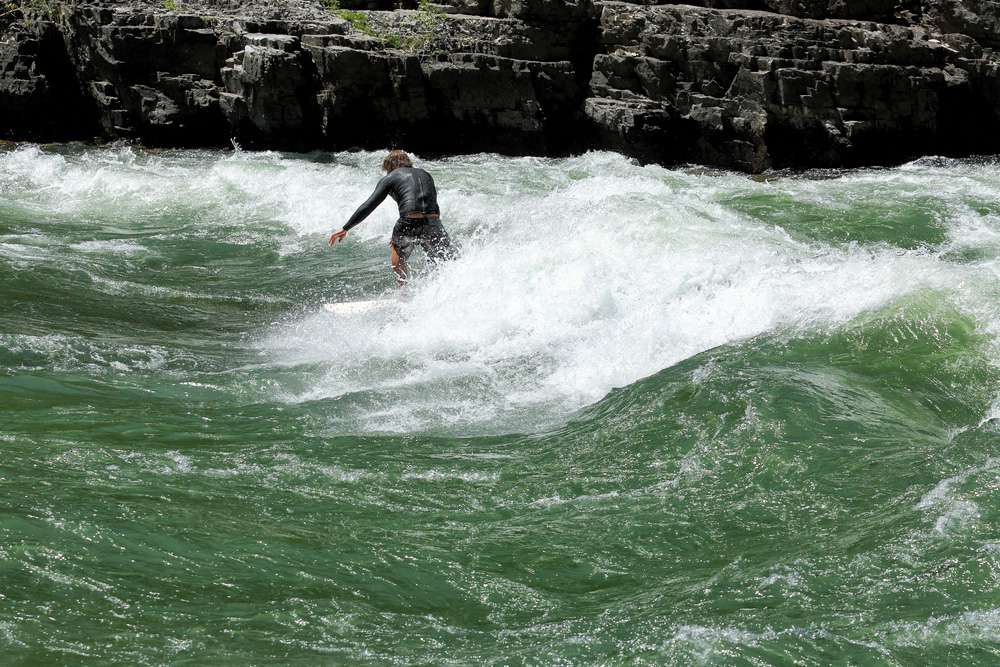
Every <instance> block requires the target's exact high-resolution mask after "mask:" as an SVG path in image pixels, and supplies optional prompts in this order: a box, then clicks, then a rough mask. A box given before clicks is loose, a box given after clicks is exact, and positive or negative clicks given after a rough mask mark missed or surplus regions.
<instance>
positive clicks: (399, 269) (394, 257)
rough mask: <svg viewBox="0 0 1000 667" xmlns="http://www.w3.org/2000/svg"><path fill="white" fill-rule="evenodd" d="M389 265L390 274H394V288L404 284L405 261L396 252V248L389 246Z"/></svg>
mask: <svg viewBox="0 0 1000 667" xmlns="http://www.w3.org/2000/svg"><path fill="white" fill-rule="evenodd" d="M389 263H390V264H391V265H392V272H393V273H395V274H396V287H402V286H403V285H405V284H406V260H404V259H403V258H402V257H400V256H399V253H398V252H396V246H394V245H392V244H391V243H390V244H389Z"/></svg>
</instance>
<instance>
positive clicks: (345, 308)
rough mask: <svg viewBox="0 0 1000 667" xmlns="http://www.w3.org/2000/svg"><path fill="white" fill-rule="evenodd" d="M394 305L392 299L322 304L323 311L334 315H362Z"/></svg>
mask: <svg viewBox="0 0 1000 667" xmlns="http://www.w3.org/2000/svg"><path fill="white" fill-rule="evenodd" d="M394 303H396V302H395V301H394V300H392V299H372V300H371V301H342V302H340V303H324V304H323V310H325V311H327V312H328V313H333V314H334V315H363V314H364V313H371V312H374V311H376V310H381V309H382V308H387V307H389V306H391V305H392V304H394Z"/></svg>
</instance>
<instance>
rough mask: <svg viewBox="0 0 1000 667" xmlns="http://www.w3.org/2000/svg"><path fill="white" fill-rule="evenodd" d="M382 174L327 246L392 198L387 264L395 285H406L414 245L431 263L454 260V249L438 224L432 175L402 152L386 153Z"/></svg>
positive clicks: (331, 237) (341, 239) (341, 237)
mask: <svg viewBox="0 0 1000 667" xmlns="http://www.w3.org/2000/svg"><path fill="white" fill-rule="evenodd" d="M382 171H384V172H385V176H383V177H382V179H381V180H380V181H379V182H378V185H376V186H375V191H374V192H373V193H372V195H371V196H370V197H369V198H368V200H367V201H365V203H363V204H362V205H361V206H359V207H358V210H356V211H355V212H354V215H352V216H351V218H350V219H349V220H348V221H347V223H346V224H344V227H343V229H341V230H340V231H337V232H334V233H333V234H331V235H330V245H331V246H333V245H336V244H337V243H339V242H340V241H343V240H344V238H346V237H347V232H348V231H349V230H350V229H351V228H352V227H354V226H355V225H357V224H359V223H361V222H362V221H363V220H364V219H365V218H367V217H368V216H369V215H371V213H372V211H374V210H375V209H376V208H378V205H379V204H381V203H382V202H383V201H385V198H386V197H387V196H391V197H392V198H393V199H394V200H395V202H396V204H397V206H398V207H399V220H397V221H396V226H395V227H393V229H392V238H391V239H390V241H389V248H390V254H389V262H390V264H392V271H393V273H395V274H396V282H397V284H398V285H399V286H400V287H402V286H403V285H404V284H405V283H406V260H407V259H409V257H410V254H411V253H412V252H413V248H414V246H417V245H419V246H420V247H421V248H423V250H424V252H425V253H427V258H428V259H429V260H430V261H431V262H438V261H441V260H446V259H451V258H453V257H454V256H455V247H454V246H453V245H452V243H451V239H450V238H449V237H448V232H446V231H445V229H444V225H442V224H441V210H440V209H439V208H438V203H437V188H436V187H435V186H434V179H433V178H431V175H430V174H428V173H427V172H426V171H424V170H423V169H420V168H419V167H414V166H413V162H412V161H411V160H410V156H409V155H407V154H406V153H405V152H403V151H401V150H394V151H390V152H389V154H388V155H387V156H386V158H385V159H384V160H383V161H382Z"/></svg>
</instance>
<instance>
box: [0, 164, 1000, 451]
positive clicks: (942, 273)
mask: <svg viewBox="0 0 1000 667" xmlns="http://www.w3.org/2000/svg"><path fill="white" fill-rule="evenodd" d="M380 159H381V154H380V153H352V154H337V155H332V156H331V155H313V156H295V155H282V154H276V153H253V154H251V153H243V152H235V153H231V154H228V155H221V154H217V153H215V154H213V153H202V152H197V151H192V152H180V151H170V152H166V153H164V154H162V155H160V154H157V153H155V152H147V153H142V154H138V153H136V152H135V151H133V150H132V149H130V148H128V147H118V148H107V149H102V150H97V151H88V152H86V153H84V154H83V155H82V156H74V157H67V156H64V155H60V154H58V153H53V152H48V151H43V150H42V149H40V148H38V147H24V148H20V149H17V150H13V151H9V152H6V153H3V154H2V156H0V179H2V180H0V188H3V190H4V191H10V192H13V191H16V192H17V193H18V201H17V205H18V206H22V207H28V208H30V207H32V206H34V207H38V208H40V209H44V210H47V211H50V212H51V211H55V214H56V215H65V216H66V218H72V219H79V218H87V216H93V217H94V218H96V219H97V220H98V221H99V224H98V225H97V226H96V229H99V230H103V231H109V232H113V231H114V229H115V227H116V223H115V221H114V219H113V216H109V211H111V212H113V215H114V216H121V217H124V218H128V219H129V220H130V221H131V223H132V224H135V221H136V219H138V221H139V225H140V227H141V228H142V229H144V230H145V231H146V232H148V233H147V234H146V235H142V236H139V237H138V238H120V237H119V238H114V239H102V238H85V237H86V234H85V235H84V236H83V237H81V238H80V239H78V240H76V241H75V242H74V243H72V244H71V245H70V247H69V248H68V249H67V248H62V249H60V250H61V251H63V252H69V253H72V255H73V257H72V260H71V261H73V262H78V263H80V265H81V270H83V271H85V272H86V273H87V274H88V275H89V277H90V279H91V280H92V281H94V283H95V284H97V285H99V286H100V289H102V290H104V291H105V292H106V293H107V295H108V297H109V298H116V299H144V298H152V297H155V296H157V295H159V296H164V295H165V296H167V297H169V296H170V295H171V294H172V293H173V294H175V295H179V296H183V297H185V298H194V299H198V298H204V299H207V300H227V299H228V300H237V301H241V302H249V303H251V304H252V303H255V302H258V303H264V302H271V303H272V304H273V303H277V304H278V305H279V306H280V308H281V312H280V314H279V315H278V316H277V317H275V318H272V320H271V321H270V322H268V323H267V324H265V325H262V326H261V327H260V328H259V330H258V331H257V333H256V334H254V335H252V336H251V337H250V339H248V341H247V344H248V345H250V346H251V347H252V348H253V349H254V350H256V351H257V354H258V356H259V360H258V363H260V364H262V365H263V366H269V367H274V368H283V369H295V368H299V369H304V372H303V373H300V374H290V375H288V376H287V377H288V380H287V381H280V380H279V381H275V382H270V383H268V385H267V386H266V387H260V390H261V391H264V392H266V393H268V394H269V395H270V397H272V398H278V399H279V400H282V401H286V402H290V403H300V402H308V401H324V400H332V401H336V402H337V403H338V406H340V408H344V407H345V406H347V407H348V408H349V409H346V410H345V409H340V410H338V411H337V416H336V417H331V419H332V420H333V423H332V424H331V426H332V427H333V428H335V429H343V430H346V431H352V430H360V431H383V432H384V431H388V432H393V431H413V430H432V431H434V430H443V431H456V430H463V429H465V430H469V429H471V430H473V431H477V432H504V431H506V432H509V431H511V430H530V429H532V428H537V427H539V426H541V425H546V424H552V423H558V422H560V421H561V420H564V419H566V418H567V416H568V415H571V414H572V413H573V412H574V411H575V410H577V409H579V408H581V407H583V406H586V405H588V404H591V403H593V402H595V401H597V400H599V399H600V398H601V397H602V396H604V395H606V394H607V393H608V392H609V391H610V390H611V389H613V388H615V387H623V386H627V385H629V384H630V383H632V382H635V381H636V380H638V379H640V378H642V377H645V376H648V375H650V374H652V373H655V372H657V371H659V370H661V369H664V368H667V367H670V366H671V365H673V364H675V363H677V362H679V361H681V360H683V359H686V358H688V357H691V356H692V355H695V354H697V353H699V352H703V351H705V350H709V349H712V348H714V347H717V346H720V345H726V344H732V343H738V342H739V341H744V340H748V339H752V338H753V337H756V336H760V335H779V336H780V335H786V334H792V335H794V334H795V332H802V331H809V330H829V329H833V328H836V327H840V326H843V325H845V324H846V323H848V322H850V321H852V320H854V319H855V318H858V317H859V316H862V315H863V314H865V313H874V312H878V311H879V309H883V308H886V307H888V306H890V305H891V304H894V303H898V302H900V301H901V300H905V299H906V298H908V297H911V298H919V296H920V295H922V294H924V295H926V294H929V293H934V294H940V295H944V298H946V299H947V300H948V301H949V302H950V303H951V304H952V305H953V306H954V307H956V308H958V309H959V310H960V311H961V312H963V313H965V314H967V315H969V316H970V317H973V318H974V319H975V321H976V322H977V324H978V326H979V327H980V328H981V329H982V331H983V332H985V333H986V334H987V335H989V336H990V337H992V338H995V337H996V336H997V334H998V333H1000V309H998V307H997V303H998V300H997V296H998V294H1000V290H998V285H1000V261H998V257H1000V212H998V210H997V208H996V207H995V205H994V204H993V202H995V201H997V200H998V195H1000V177H998V174H1000V168H998V167H997V166H996V165H995V164H992V163H974V162H966V163H960V162H954V161H948V160H939V159H931V160H923V161H918V162H915V163H911V164H909V165H906V166H904V167H902V168H899V169H894V170H870V171H860V172H852V173H845V174H834V173H827V174H813V175H811V177H809V178H804V177H796V176H793V175H776V176H773V177H770V178H767V179H764V180H760V181H756V180H752V179H750V178H748V177H746V176H743V175H736V174H725V173H716V172H707V171H703V170H697V169H686V170H685V169H680V170H667V169H663V168H660V167H657V166H640V165H638V164H636V163H634V162H632V161H630V160H627V159H625V158H623V157H621V156H618V155H615V154H610V153H590V154H587V155H583V156H579V157H574V158H568V159H538V158H502V157H499V156H494V155H481V156H471V157H455V158H448V159H442V160H434V161H426V162H424V163H423V165H424V166H425V167H426V168H428V169H429V170H430V171H431V172H432V173H433V175H434V176H435V179H436V181H437V184H438V189H439V191H440V203H441V208H442V219H443V221H444V224H445V226H446V227H447V228H448V230H449V231H450V233H451V235H452V236H453V237H454V238H455V239H456V241H457V242H458V243H459V244H460V246H461V248H462V253H461V256H460V258H459V259H457V260H456V261H454V262H451V263H449V264H447V265H445V266H443V267H441V268H439V269H438V270H436V271H433V272H430V271H427V270H425V269H424V268H421V266H420V262H419V261H418V262H417V267H418V273H417V277H416V279H415V280H414V281H413V284H412V285H410V286H409V287H408V288H407V289H406V290H404V291H403V293H402V294H396V293H395V292H394V289H393V287H392V279H391V275H390V273H389V271H388V267H387V254H388V253H387V246H386V243H387V239H388V237H389V234H390V232H391V229H392V225H393V223H394V221H395V219H396V214H395V210H394V207H393V205H392V202H391V201H387V202H386V203H385V204H383V205H382V207H380V208H379V209H378V210H377V211H376V213H375V214H374V215H373V216H372V217H371V218H370V219H369V220H368V221H367V222H365V223H364V224H362V225H361V226H360V227H358V228H356V229H355V230H352V233H351V235H350V237H349V239H348V241H347V244H346V246H338V247H337V248H335V249H332V250H331V249H328V248H327V247H326V245H325V241H326V237H327V235H328V234H329V233H330V231H332V230H333V229H336V228H339V226H340V225H341V224H342V223H343V221H345V220H346V219H347V218H348V216H349V215H350V213H351V212H352V211H353V210H354V208H355V206H357V205H358V204H359V203H360V202H361V201H363V200H364V199H365V198H366V197H367V196H368V194H369V192H370V190H371V189H372V187H373V186H374V184H375V182H376V181H377V180H378V178H379V171H378V169H379V163H380ZM817 176H821V177H819V178H817ZM751 201H752V202H754V203H753V205H750V204H747V203H746V202H751ZM761 201H764V203H763V204H761V203H760V202H761ZM768 202H770V203H768ZM769 206H770V207H771V208H768V207H769ZM781 206H785V207H786V208H788V209H790V210H791V211H792V212H793V213H794V212H795V211H796V207H798V209H800V210H799V213H802V211H803V210H804V211H806V213H808V215H811V216H813V217H814V218H818V219H819V221H820V224H819V225H818V227H815V226H814V227H812V228H810V229H808V230H807V229H804V228H800V227H796V226H795V219H794V218H793V217H792V216H789V224H788V225H782V224H775V219H776V217H777V219H778V220H779V221H780V220H781V217H780V215H778V216H775V215H772V214H771V213H773V212H774V209H775V208H780V207H781ZM185 209H189V210H190V211H191V219H192V220H193V222H192V223H189V224H187V225H185V226H183V227H181V228H176V227H174V226H172V224H171V222H170V221H169V220H168V219H167V213H168V212H169V214H170V215H171V216H175V215H176V214H177V211H178V210H185ZM900 210H903V211H904V212H906V211H909V212H910V214H912V215H913V217H914V219H915V220H917V221H918V222H919V223H920V224H924V225H925V226H926V228H927V231H926V235H927V238H928V242H927V243H923V244H913V243H912V242H907V243H906V244H903V245H902V246H901V245H898V244H894V243H893V240H892V238H890V237H884V238H882V237H880V234H881V233H882V232H881V231H880V230H882V229H883V227H884V226H883V225H882V224H881V222H882V221H880V217H879V216H880V215H884V216H887V217H893V216H898V215H900V213H899V212H900ZM852 211H861V213H851V212H852ZM161 212H162V215H161ZM852 215H854V216H859V217H864V218H865V219H864V220H860V219H859V220H854V219H852V218H851V216H852ZM823 216H828V217H829V218H830V220H831V221H835V222H836V223H837V224H836V225H832V224H831V229H834V228H836V229H837V230H842V229H844V228H851V225H855V226H858V225H868V228H867V229H868V231H866V232H865V233H870V235H871V242H870V243H858V242H856V241H855V240H850V241H841V240H840V239H838V238H837V236H836V234H831V235H830V236H827V237H823V236H822V234H821V233H819V234H817V232H816V229H819V230H820V231H822V229H823V225H822V222H823ZM799 217H801V215H800V216H799ZM178 235H180V236H187V237H198V236H205V235H211V236H213V237H216V236H217V237H220V238H221V242H223V243H225V244H228V245H231V246H240V245H247V244H250V245H261V244H263V245H265V246H267V247H270V248H271V249H272V250H273V252H274V253H276V254H277V255H278V256H279V257H281V258H284V259H285V260H286V261H287V262H289V263H290V264H294V263H295V262H297V261H298V260H299V259H306V258H308V259H309V260H310V261H313V262H316V264H315V266H316V267H317V270H316V282H315V288H313V289H307V290H305V291H299V292H296V293H294V294H289V295H286V296H284V297H275V296H274V295H273V294H269V293H266V291H265V290H260V292H255V291H254V290H253V289H252V287H253V286H252V285H247V286H246V289H244V290H242V291H241V292H240V294H227V293H225V292H221V291H218V290H211V289H207V290H206V289H202V288H200V287H199V286H198V285H188V286H184V287H183V288H172V287H170V286H164V285H159V284H153V282H154V281H152V280H151V281H150V282H149V283H145V282H143V281H137V280H134V279H121V278H117V277H115V276H111V275H107V274H106V273H103V272H102V271H101V269H100V265H101V263H102V259H103V258H107V257H116V258H119V259H121V260H122V261H139V260H140V258H143V257H145V256H146V255H147V254H148V253H151V252H154V251H153V250H150V249H149V248H148V247H147V245H148V242H149V241H150V240H159V241H160V242H169V241H170V239H172V238H174V237H176V236H178ZM30 236H31V238H27V239H26V238H23V237H22V238H12V237H10V236H7V237H0V257H2V258H3V259H4V260H5V261H8V262H12V263H15V264H17V263H21V264H22V265H28V264H31V263H37V262H46V261H59V253H54V254H47V253H48V250H49V248H50V246H51V244H52V240H51V239H48V237H47V236H46V230H45V229H44V228H43V227H39V228H38V229H37V230H36V233H34V234H32V235H30ZM92 236H93V234H92ZM97 236H101V235H100V234H98V235H97ZM918 236H919V235H918ZM204 268H205V270H206V271H209V272H211V271H215V272H219V271H225V267H224V266H220V267H218V268H214V267H213V266H211V265H209V266H206V267H204ZM324 274H325V275H324ZM366 298H398V299H399V303H398V305H397V306H394V307H392V308H389V309H386V310H383V311H379V312H377V313H374V314H371V313H368V314H363V315H358V316H349V317H345V316H337V315H333V314H330V313H327V312H324V311H323V310H322V309H321V304H322V303H323V302H326V301H343V300H355V299H366ZM139 356H142V355H141V354H139ZM148 356H155V357H157V358H159V357H160V356H162V353H160V352H157V353H155V354H154V353H150V355H148ZM993 358H994V359H996V358H997V356H996V355H994V356H993Z"/></svg>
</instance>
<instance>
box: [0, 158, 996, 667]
mask: <svg viewBox="0 0 1000 667" xmlns="http://www.w3.org/2000/svg"><path fill="white" fill-rule="evenodd" d="M381 158H382V154H381V153H337V154H311V155H287V154H277V153H243V152H216V151H160V152H157V151H146V150H141V149H138V148H129V147H122V146H109V147H97V148H95V147H81V146H44V147H39V146H30V145H27V146H25V145H22V146H7V147H6V148H4V149H2V150H0V304H2V308H0V452H2V456H0V658H2V662H3V663H4V664H38V665H42V664H45V665H49V664H74V665H75V664H95V665H97V664H99V665H111V664H142V665H159V664H212V665H250V664H254V665H265V664H281V665H316V664H351V665H367V664H370V665H383V664H397V665H411V664H413V665H417V664H420V665H424V664H435V665H448V664H453V665H478V664H496V665H506V664H510V665H519V664H531V665H554V664H571V665H598V664H600V665H605V664H623V663H624V664H676V665H688V664H692V663H694V664H726V665H732V664H755V665H760V664H793V663H794V664H810V665H812V664H815V665H820V664H830V663H835V664H847V663H851V664H899V665H905V664H916V663H921V664H945V663H948V664H963V665H967V664H979V665H992V664H997V661H998V660H1000V398H998V397H1000V163H997V162H994V161H990V160H967V161H953V160H945V159H937V158H933V159H923V160H919V161H917V162H913V163H910V164H907V165H904V166H902V167H899V168H895V169H879V170H859V171H849V172H814V173H805V174H788V175H780V174H779V175H776V176H773V177H769V178H768V179H766V180H761V181H756V180H753V179H750V178H747V177H745V176H741V175H734V174H726V173H717V172H711V171H706V170H696V169H677V170H668V169H663V168H660V167H655V166H647V167H642V166H639V165H637V164H635V163H633V162H631V161H629V160H627V159H626V158H623V157H621V156H618V155H615V154H612V153H591V154H587V155H584V156H580V157H575V158H569V159H537V158H506V157H499V156H495V155H478V156H467V157H455V158H449V159H442V160H436V161H427V162H424V163H423V164H424V166H426V167H428V168H429V169H430V170H431V171H432V173H433V174H434V176H435V178H436V180H437V184H438V189H439V191H440V193H441V206H442V213H443V221H444V223H445V225H446V227H447V228H448V230H449V231H450V233H451V234H452V236H453V238H455V240H456V241H458V242H459V243H460V244H461V247H462V254H461V257H460V258H459V259H457V260H456V261H454V262H451V263H449V264H447V265H445V266H442V267H439V268H437V269H436V270H431V269H430V268H429V267H426V266H424V265H423V263H422V262H421V261H419V260H418V261H416V262H415V272H416V275H415V278H414V280H413V281H412V283H411V284H410V285H409V286H408V287H407V288H406V289H405V290H403V291H402V292H401V293H396V291H395V290H394V287H393V280H392V276H391V274H390V273H389V271H388V267H387V250H388V249H387V246H386V242H387V240H388V236H389V233H390V230H391V228H392V224H393V222H394V219H395V216H394V207H393V205H392V203H391V202H387V203H386V204H384V205H383V206H382V208H380V209H379V210H378V211H377V212H376V213H375V214H374V215H373V216H372V218H370V219H369V220H368V221H367V222H366V223H364V224H362V225H361V226H360V227H358V228H356V229H355V230H353V231H352V233H351V235H350V236H349V237H348V239H347V241H346V242H345V243H344V244H343V245H341V246H338V247H336V248H334V249H330V248H328V247H327V246H326V237H327V236H328V234H329V233H330V232H331V231H332V230H333V229H335V228H339V226H340V225H341V224H343V222H344V221H345V220H346V218H347V217H348V215H349V214H350V213H351V212H352V211H353V209H354V207H355V206H357V205H358V204H359V203H360V202H361V201H362V200H363V199H364V198H365V197H367V195H368V193H369V192H370V190H371V188H372V187H373V186H374V184H375V182H376V181H377V179H378V177H379V171H378V170H379V165H380V161H381ZM374 298H386V299H395V300H396V301H395V302H393V303H392V304H390V305H389V306H388V307H384V308H382V309H379V310H376V311H371V312H368V313H363V314H358V315H350V316H338V315H334V314H331V313H328V312H326V311H324V310H323V308H322V304H323V303H324V302H330V301H353V300H360V299H374Z"/></svg>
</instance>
